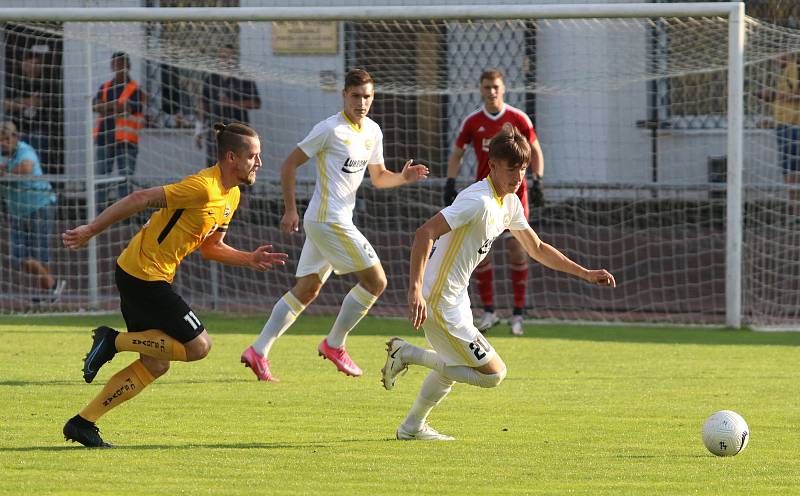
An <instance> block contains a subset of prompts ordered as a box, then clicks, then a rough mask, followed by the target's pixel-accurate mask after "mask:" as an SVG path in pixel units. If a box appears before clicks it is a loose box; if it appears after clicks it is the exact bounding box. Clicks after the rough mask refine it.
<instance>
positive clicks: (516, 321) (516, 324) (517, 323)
mask: <svg viewBox="0 0 800 496" xmlns="http://www.w3.org/2000/svg"><path fill="white" fill-rule="evenodd" d="M509 323H510V324H511V334H513V335H515V336H522V335H523V334H525V330H524V329H523V328H522V315H514V316H512V317H511V320H510V321H509Z"/></svg>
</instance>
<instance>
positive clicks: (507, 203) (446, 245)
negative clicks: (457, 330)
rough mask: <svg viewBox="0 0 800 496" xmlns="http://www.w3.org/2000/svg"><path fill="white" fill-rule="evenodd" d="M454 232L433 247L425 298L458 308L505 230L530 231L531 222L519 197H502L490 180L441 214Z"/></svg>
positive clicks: (458, 197)
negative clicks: (526, 218)
mask: <svg viewBox="0 0 800 496" xmlns="http://www.w3.org/2000/svg"><path fill="white" fill-rule="evenodd" d="M441 214H442V215H443V216H444V219H445V220H446V221H447V224H448V225H449V226H450V229H451V231H450V232H448V233H447V234H445V235H444V236H442V237H441V238H439V239H438V240H436V242H435V243H434V245H433V252H432V253H431V256H430V260H428V265H427V266H426V267H425V276H424V279H423V289H422V292H423V295H424V296H425V298H426V299H427V300H428V303H429V304H431V305H436V304H437V303H438V302H439V301H440V300H444V303H445V304H447V305H457V304H459V303H460V302H461V301H462V298H463V297H464V295H466V290H467V287H468V286H469V278H470V275H472V271H473V270H475V267H477V266H478V264H479V263H480V262H481V260H483V259H484V258H486V254H487V253H489V250H490V249H491V247H492V242H494V240H495V239H497V237H498V236H500V235H501V234H502V233H503V231H504V230H506V229H511V230H512V231H520V230H524V229H528V227H529V225H528V221H527V220H525V213H524V211H523V209H522V203H521V202H520V201H519V198H518V197H517V195H515V194H513V193H509V194H507V195H505V196H504V197H503V198H500V197H499V196H497V194H496V193H495V189H494V186H493V185H492V181H491V179H490V178H489V177H487V178H485V179H483V180H482V181H478V182H477V183H475V184H473V185H472V186H470V187H468V188H466V189H465V190H463V191H462V192H461V193H459V194H458V196H457V197H456V199H455V201H454V202H453V204H452V205H450V206H449V207H446V208H444V209H443V210H442V211H441Z"/></svg>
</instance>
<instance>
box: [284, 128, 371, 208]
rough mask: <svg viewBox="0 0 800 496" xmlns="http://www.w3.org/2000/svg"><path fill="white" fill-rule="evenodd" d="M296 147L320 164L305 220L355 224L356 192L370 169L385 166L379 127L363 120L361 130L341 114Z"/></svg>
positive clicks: (311, 133)
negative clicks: (371, 166)
mask: <svg viewBox="0 0 800 496" xmlns="http://www.w3.org/2000/svg"><path fill="white" fill-rule="evenodd" d="M297 147H298V148H300V149H301V150H303V153H305V154H306V156H308V157H316V161H317V172H316V179H317V183H316V185H315V186H314V196H313V197H312V198H311V202H310V203H309V204H308V209H307V210H306V213H305V216H304V217H303V219H305V220H309V221H312V222H335V223H341V224H352V223H353V208H354V207H355V204H356V190H358V187H359V186H360V185H361V181H362V180H363V179H364V171H365V170H366V169H367V165H369V164H382V163H383V133H382V132H381V128H380V126H378V124H377V123H376V122H375V121H373V120H372V119H370V118H369V117H364V120H362V121H361V129H359V128H357V127H356V125H355V124H353V122H352V121H351V120H350V119H348V118H347V116H346V115H345V114H344V112H339V113H338V114H335V115H332V116H330V117H328V118H327V119H325V120H324V121H322V122H320V123H319V124H317V125H316V126H314V129H312V130H311V132H310V133H308V136H306V137H305V139H303V141H301V142H300V143H298V144H297Z"/></svg>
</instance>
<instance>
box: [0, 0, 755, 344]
mask: <svg viewBox="0 0 800 496" xmlns="http://www.w3.org/2000/svg"><path fill="white" fill-rule="evenodd" d="M676 16H717V17H723V18H725V19H727V21H728V95H727V96H728V98H727V104H728V116H727V159H728V162H727V163H728V170H727V197H726V198H727V199H726V217H727V220H726V226H725V232H726V241H725V243H726V253H725V324H726V325H727V326H728V327H732V328H740V327H741V325H742V250H743V246H742V244H743V225H742V224H743V197H744V195H743V188H742V165H743V164H742V162H743V133H744V46H745V5H744V3H743V2H723V3H711V2H702V3H671V4H638V3H618V4H572V5H567V4H565V5H492V6H480V5H448V6H415V7H414V8H413V9H409V8H407V7H398V6H359V7H222V8H206V7H198V8H174V7H173V8H169V7H157V8H146V7H131V8H118V7H117V8H89V7H86V8H0V21H12V22H13V21H17V22H20V21H33V22H36V21H39V22H43V21H49V22H115V21H116V22H144V21H232V22H237V21H238V22H248V21H302V20H315V21H363V20H379V19H398V20H428V19H453V20H469V19H509V18H521V19H592V18H637V17H676ZM90 45H91V44H90V43H88V42H87V50H91V46H90ZM89 70H91V68H89ZM87 81H91V78H88V79H87ZM87 91H88V95H91V94H92V92H93V88H87ZM87 105H89V106H91V99H90V98H87ZM86 126H87V128H88V131H91V127H92V123H91V122H87V123H86ZM91 135H92V133H91V132H88V133H87V136H88V138H87V143H86V156H87V157H88V160H87V164H86V173H85V183H86V185H87V188H86V191H87V202H86V208H87V218H88V219H89V220H91V219H93V218H94V217H95V198H94V190H95V188H94V187H93V185H95V184H97V180H96V179H95V177H94V166H93V163H94V160H93V157H94V146H93V143H92V139H91ZM109 179H111V180H113V179H114V178H108V179H106V180H104V181H108V180H109ZM88 249H89V254H88V256H89V274H88V277H89V284H88V287H89V298H90V301H91V302H92V305H93V306H96V304H97V301H98V297H99V296H98V278H99V275H98V271H97V245H96V240H95V239H94V238H93V239H92V240H91V241H90V244H89V247H88Z"/></svg>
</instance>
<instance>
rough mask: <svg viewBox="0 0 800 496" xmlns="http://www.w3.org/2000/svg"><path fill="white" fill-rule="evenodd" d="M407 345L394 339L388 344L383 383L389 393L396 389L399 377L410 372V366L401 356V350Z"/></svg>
mask: <svg viewBox="0 0 800 496" xmlns="http://www.w3.org/2000/svg"><path fill="white" fill-rule="evenodd" d="M407 344H408V343H407V342H406V341H404V340H402V339H400V338H392V339H390V340H389V341H387V342H386V363H385V364H384V365H383V368H382V369H381V382H383V387H384V388H385V389H386V390H387V391H388V390H390V389H392V388H393V387H394V383H395V381H396V380H397V376H398V375H400V374H403V373H405V372H407V371H408V364H407V363H406V362H404V361H403V359H402V357H401V356H400V355H401V352H400V350H402V349H403V347H404V346H406V345H407Z"/></svg>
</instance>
